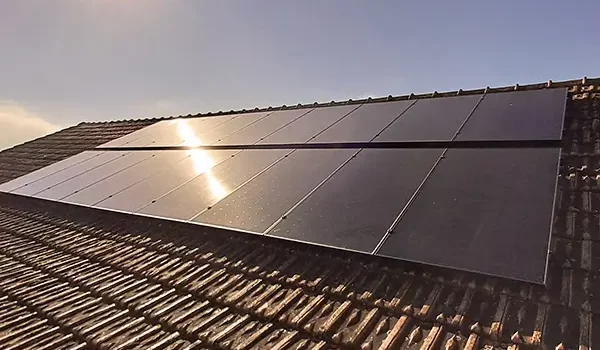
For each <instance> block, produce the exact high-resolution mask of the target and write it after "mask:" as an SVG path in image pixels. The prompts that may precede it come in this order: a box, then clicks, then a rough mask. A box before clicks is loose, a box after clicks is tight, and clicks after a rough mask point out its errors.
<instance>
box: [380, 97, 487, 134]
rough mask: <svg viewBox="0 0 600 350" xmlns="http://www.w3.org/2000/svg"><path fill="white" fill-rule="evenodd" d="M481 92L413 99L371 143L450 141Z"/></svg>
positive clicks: (475, 103)
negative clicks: (410, 104)
mask: <svg viewBox="0 0 600 350" xmlns="http://www.w3.org/2000/svg"><path fill="white" fill-rule="evenodd" d="M480 99H481V95H470V96H457V97H440V98H431V99H422V100H417V101H416V103H415V104H414V105H413V106H412V107H410V108H409V109H408V110H407V111H406V112H405V113H404V114H402V116H401V117H400V118H398V119H396V121H395V122H394V123H393V124H391V125H390V126H389V127H388V128H386V129H385V130H384V131H383V132H381V134H380V135H379V136H377V137H376V138H375V140H374V141H375V142H378V141H380V142H400V141H450V140H452V137H453V136H454V135H455V134H456V132H457V131H458V129H459V128H460V126H461V124H462V123H463V122H464V121H465V120H466V119H467V117H468V116H469V113H470V112H471V111H472V110H473V108H474V107H475V106H476V105H477V102H478V101H479V100H480Z"/></svg>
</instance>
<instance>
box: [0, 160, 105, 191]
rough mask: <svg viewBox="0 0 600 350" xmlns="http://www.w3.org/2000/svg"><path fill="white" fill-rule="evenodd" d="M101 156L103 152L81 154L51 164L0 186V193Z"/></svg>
mask: <svg viewBox="0 0 600 350" xmlns="http://www.w3.org/2000/svg"><path fill="white" fill-rule="evenodd" d="M100 154H102V152H81V153H79V154H76V155H74V156H72V157H69V158H67V159H64V160H61V161H60V162H56V163H53V164H50V165H48V166H46V167H43V168H41V169H39V170H36V171H34V172H31V173H29V174H26V175H23V176H21V177H19V178H16V179H14V180H11V181H9V182H6V183H3V184H1V185H0V192H10V191H14V190H16V189H18V188H20V187H22V186H26V185H27V184H29V183H32V182H34V181H38V180H41V179H43V178H45V177H47V176H50V175H52V174H54V173H57V172H59V171H61V170H64V169H67V168H70V167H72V166H74V165H76V164H78V163H81V162H84V161H86V160H88V159H90V158H93V157H97V156H99V155H100Z"/></svg>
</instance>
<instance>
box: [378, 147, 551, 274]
mask: <svg viewBox="0 0 600 350" xmlns="http://www.w3.org/2000/svg"><path fill="white" fill-rule="evenodd" d="M559 156H560V149H553V148H536V149H451V150H449V151H448V153H447V155H446V157H445V158H444V159H443V160H442V161H441V162H440V163H439V164H438V166H437V167H436V168H435V170H434V171H433V172H432V174H431V176H430V178H429V179H428V180H427V181H426V182H425V184H424V186H423V187H422V190H421V191H420V193H419V194H418V195H417V196H416V198H415V200H414V201H413V202H412V204H411V205H410V206H409V207H408V209H407V210H406V212H405V213H404V215H403V216H402V217H401V219H400V221H399V223H398V225H397V227H396V229H395V230H394V232H393V233H392V234H391V235H390V236H389V238H388V239H387V241H386V242H385V243H384V244H383V246H382V247H381V249H380V251H379V252H378V254H379V255H384V256H389V257H395V258H398V259H403V260H411V261H417V262H422V263H425V264H433V265H439V266H445V267H450V268H455V269H460V270H468V271H474V272H480V273H484V274H488V275H496V276H502V277H506V278H512V279H519V280H524V281H529V282H534V283H543V282H544V274H545V266H546V257H547V253H548V244H549V236H550V230H551V228H550V227H551V222H552V215H553V203H554V196H555V190H556V182H557V169H558V161H559Z"/></svg>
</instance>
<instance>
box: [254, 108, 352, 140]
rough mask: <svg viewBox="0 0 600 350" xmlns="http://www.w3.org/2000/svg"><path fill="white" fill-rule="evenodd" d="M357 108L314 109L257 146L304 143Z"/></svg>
mask: <svg viewBox="0 0 600 350" xmlns="http://www.w3.org/2000/svg"><path fill="white" fill-rule="evenodd" d="M358 107H359V106H357V105H351V106H337V107H325V108H315V109H314V110H312V111H311V112H309V113H307V114H305V115H303V116H302V117H301V118H299V119H296V120H295V121H294V122H292V123H290V124H288V125H287V126H286V127H284V128H282V129H281V130H279V131H277V132H275V133H273V134H272V135H270V136H268V137H265V139H264V140H262V141H260V142H259V144H285V143H305V142H307V141H309V140H311V139H312V138H313V137H314V136H316V135H318V134H319V133H321V132H322V131H323V130H325V129H326V128H328V127H329V126H331V125H332V124H333V123H335V122H337V121H338V120H340V119H342V118H343V117H345V116H346V115H347V114H348V113H350V112H352V111H353V110H355V109H356V108H358Z"/></svg>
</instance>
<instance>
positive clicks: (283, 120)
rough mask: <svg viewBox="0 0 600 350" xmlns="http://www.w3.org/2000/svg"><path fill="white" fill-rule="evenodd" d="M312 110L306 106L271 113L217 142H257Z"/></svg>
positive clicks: (219, 143) (238, 143)
mask: <svg viewBox="0 0 600 350" xmlns="http://www.w3.org/2000/svg"><path fill="white" fill-rule="evenodd" d="M310 111H311V109H308V108H305V109H299V110H288V111H278V112H274V113H271V114H269V115H268V116H267V117H266V118H263V119H261V120H258V121H257V122H256V123H253V124H251V125H249V126H248V127H246V128H244V129H242V130H240V131H238V132H236V133H234V134H232V135H230V136H227V137H225V138H223V139H221V140H220V141H219V142H217V144H218V145H251V144H254V143H257V142H258V141H261V140H262V139H263V138H265V137H267V136H269V135H270V134H272V133H274V132H276V131H277V130H279V129H281V128H283V127H285V126H286V125H287V124H289V123H291V122H293V121H294V120H296V119H297V118H300V117H301V116H303V115H304V114H306V113H309V112H310Z"/></svg>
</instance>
